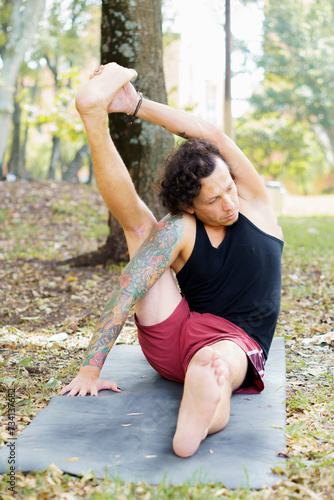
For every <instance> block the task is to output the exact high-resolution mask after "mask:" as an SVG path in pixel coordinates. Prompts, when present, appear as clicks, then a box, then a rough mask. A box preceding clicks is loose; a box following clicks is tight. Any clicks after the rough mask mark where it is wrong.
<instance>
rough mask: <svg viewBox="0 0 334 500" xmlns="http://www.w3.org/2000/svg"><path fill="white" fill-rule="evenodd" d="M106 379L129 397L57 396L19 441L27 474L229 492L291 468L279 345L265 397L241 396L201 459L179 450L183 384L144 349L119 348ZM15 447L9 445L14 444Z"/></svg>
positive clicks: (5, 452) (4, 461)
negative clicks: (56, 472) (56, 471)
mask: <svg viewBox="0 0 334 500" xmlns="http://www.w3.org/2000/svg"><path fill="white" fill-rule="evenodd" d="M101 376H102V378H105V379H109V380H115V381H116V382H117V383H118V385H119V386H120V387H121V389H122V393H118V394H117V393H113V392H111V391H102V392H101V393H100V396H99V397H90V396H87V397H85V398H81V397H74V398H73V397H69V396H54V397H53V398H52V400H51V402H50V404H49V405H48V406H47V407H46V408H45V409H44V410H42V411H40V412H39V413H38V415H37V416H36V418H35V419H34V420H33V422H32V423H31V424H30V425H29V426H28V427H27V428H26V429H25V430H24V431H23V433H22V435H20V436H19V437H18V438H17V440H16V441H15V446H14V451H15V466H16V468H17V469H19V468H20V469H21V470H22V471H23V472H27V471H31V470H41V469H45V468H46V467H48V466H49V465H50V464H51V463H54V464H56V465H57V466H58V467H59V468H60V469H62V470H63V471H65V472H67V473H70V474H74V475H78V474H83V473H87V472H88V471H89V470H90V469H92V470H94V472H95V474H96V476H97V477H104V476H105V473H106V471H108V473H109V474H111V475H112V476H115V477H118V478H121V479H122V480H124V481H139V480H141V481H145V482H148V483H151V484H157V483H159V482H161V481H162V479H165V481H166V483H171V484H175V485H177V484H182V483H184V482H187V481H190V482H191V483H194V482H199V481H201V482H204V483H215V482H220V483H222V484H223V485H224V486H226V487H228V488H231V489H233V488H238V487H246V486H249V487H251V488H261V487H262V486H264V485H272V484H274V483H275V482H277V480H278V476H277V475H275V474H274V473H273V472H272V471H271V469H272V468H273V467H275V466H277V465H281V466H282V465H284V458H282V457H281V456H279V455H278V453H284V451H285V404H284V402H285V354H284V340H283V339H282V338H275V339H274V342H273V345H272V348H271V351H270V356H269V359H268V362H267V365H266V375H265V386H266V387H265V390H264V391H263V393H262V394H256V395H248V394H235V395H233V397H232V411H231V418H230V422H229V423H228V425H227V427H226V428H225V429H224V430H223V431H221V432H219V433H217V434H214V435H211V436H209V437H208V438H207V439H206V440H205V441H204V442H203V443H202V444H201V446H200V448H199V450H198V451H197V453H196V454H195V455H194V456H193V457H191V458H187V459H181V458H179V457H177V456H175V454H174V453H173V451H172V438H173V434H174V430H175V424H176V419H177V413H178V408H179V404H180V400H181V396H182V387H183V386H182V385H181V384H178V383H176V382H170V381H168V380H165V379H163V378H162V377H160V376H159V375H158V374H157V373H156V372H155V371H154V370H153V369H152V368H151V367H150V366H149V365H148V363H147V361H146V360H145V358H144V356H143V354H142V352H141V349H140V347H139V346H132V345H116V346H115V347H114V348H113V349H112V351H111V353H110V355H109V357H108V359H107V361H106V363H105V366H104V368H103V371H102V374H101ZM7 444H8V443H7ZM10 450H11V449H10V446H7V445H6V446H5V447H4V448H3V449H2V450H0V472H2V473H5V472H7V471H8V461H9V458H10V455H9V454H10Z"/></svg>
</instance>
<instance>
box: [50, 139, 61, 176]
mask: <svg viewBox="0 0 334 500" xmlns="http://www.w3.org/2000/svg"><path fill="white" fill-rule="evenodd" d="M59 161H60V137H57V136H56V135H54V136H52V153H51V160H50V167H49V173H48V179H49V180H53V179H55V176H56V170H57V166H58V163H59Z"/></svg>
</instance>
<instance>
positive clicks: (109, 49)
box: [72, 0, 174, 266]
mask: <svg viewBox="0 0 334 500" xmlns="http://www.w3.org/2000/svg"><path fill="white" fill-rule="evenodd" d="M161 21H162V19H161V0H110V1H109V0H108V1H107V0H104V1H103V2H102V25H101V35H102V37H101V62H102V63H103V64H105V63H108V62H111V61H114V62H117V63H118V64H121V65H122V66H126V67H130V68H135V69H136V71H137V72H138V79H137V80H136V82H135V86H136V88H137V90H140V91H141V92H143V94H144V97H147V98H149V99H153V100H155V101H159V102H161V103H167V94H166V88H165V78H164V73H163V60H162V31H161ZM109 128H110V133H111V136H112V138H113V140H114V142H115V145H116V147H117V149H118V151H119V153H120V155H121V157H122V158H123V160H124V163H125V165H126V166H127V168H128V169H129V172H130V174H131V177H132V179H133V182H134V185H135V187H136V190H137V192H138V194H139V196H140V197H141V198H142V199H143V200H144V201H145V203H146V204H147V205H148V206H149V207H150V209H151V210H152V212H153V213H154V214H155V216H156V217H157V218H158V219H160V218H161V217H162V216H163V215H164V214H165V212H164V210H163V209H162V207H161V206H160V204H159V202H158V199H157V196H156V194H155V190H154V187H153V186H154V184H155V183H156V180H157V172H158V170H159V168H160V165H161V161H162V160H163V159H164V157H165V156H166V155H167V154H168V152H169V151H170V149H171V148H172V147H173V145H174V139H173V136H172V134H170V133H169V132H167V131H166V130H164V129H162V128H161V127H158V126H156V125H154V124H151V123H149V122H145V121H141V120H140V119H135V120H134V123H133V124H132V125H131V124H130V121H129V117H128V116H126V115H123V114H111V115H110V116H109ZM109 226H110V234H109V237H108V239H107V241H106V243H105V244H104V245H103V246H102V247H100V248H99V249H98V251H97V252H96V253H94V254H89V255H88V258H87V261H86V263H84V260H83V259H82V258H79V259H74V260H73V261H72V265H75V264H76V263H78V265H80V266H82V265H96V263H97V262H99V263H100V264H101V263H103V265H104V266H108V265H109V264H111V263H117V262H121V261H124V260H126V259H127V258H128V252H127V247H126V242H125V238H124V235H123V231H122V229H121V228H120V226H119V224H118V222H117V221H116V219H114V218H113V217H111V218H110V224H109ZM101 258H102V260H103V262H101ZM98 259H100V260H98Z"/></svg>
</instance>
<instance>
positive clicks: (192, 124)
mask: <svg viewBox="0 0 334 500" xmlns="http://www.w3.org/2000/svg"><path fill="white" fill-rule="evenodd" d="M138 116H139V117H140V118H142V119H144V120H148V121H150V122H153V123H156V124H157V125H160V126H161V127H163V128H165V129H167V130H168V131H169V132H172V133H173V134H175V135H178V136H180V137H183V138H185V139H188V138H190V137H195V138H199V139H206V140H211V141H212V140H213V139H214V137H215V135H216V134H217V133H218V132H219V131H218V129H217V128H216V127H215V126H213V125H211V124H210V123H208V122H206V121H205V120H202V119H201V118H197V117H196V116H194V115H191V114H190V113H187V112H185V111H182V110H179V109H176V108H173V107H172V106H168V105H165V104H160V103H157V102H154V101H150V100H148V99H143V103H142V105H141V107H140V109H139V112H138Z"/></svg>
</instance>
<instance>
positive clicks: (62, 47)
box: [33, 0, 99, 180]
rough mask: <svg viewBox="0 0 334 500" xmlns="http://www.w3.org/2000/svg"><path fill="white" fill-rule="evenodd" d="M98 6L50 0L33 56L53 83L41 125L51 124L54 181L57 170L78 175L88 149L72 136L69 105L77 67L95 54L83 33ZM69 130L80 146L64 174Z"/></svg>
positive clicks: (94, 1)
mask: <svg viewBox="0 0 334 500" xmlns="http://www.w3.org/2000/svg"><path fill="white" fill-rule="evenodd" d="M97 3H99V2H98V0H89V1H87V0H70V1H68V0H53V2H52V4H51V5H50V8H49V11H48V17H47V22H46V23H45V26H44V29H43V30H42V31H41V37H40V41H39V44H38V47H36V50H35V53H34V54H33V57H34V59H35V60H36V61H38V60H40V59H41V58H42V59H44V60H45V61H46V62H47V66H48V68H49V70H50V72H51V74H52V76H53V83H54V89H53V90H54V95H55V106H54V107H53V108H54V112H51V113H50V112H47V113H45V114H44V122H46V121H47V120H48V119H49V121H50V122H51V121H52V124H53V134H52V151H51V157H50V165H49V171H48V179H54V178H55V174H56V169H57V168H58V167H60V169H61V171H62V174H63V176H64V177H65V178H66V179H67V180H73V179H74V178H75V177H76V174H77V170H75V168H74V165H77V166H79V165H80V164H79V163H78V159H79V158H81V159H82V158H83V156H84V155H85V154H87V151H88V148H87V147H84V146H85V145H82V143H80V138H81V134H75V133H73V132H74V130H75V129H74V127H75V121H74V120H71V121H70V122H69V120H68V116H69V105H72V103H73V97H74V95H73V90H72V82H73V80H75V78H76V76H77V73H78V71H77V68H78V67H82V66H83V65H84V64H85V62H86V60H87V55H88V54H89V53H90V52H91V51H94V43H92V42H93V40H92V39H91V38H89V37H87V36H85V37H84V36H83V34H84V33H85V32H87V29H88V28H89V27H90V25H91V24H92V20H93V9H94V7H95V6H96V5H97ZM95 44H96V41H95ZM70 128H71V129H72V131H71V132H72V133H71V138H72V140H74V141H75V139H76V138H75V135H77V136H78V137H77V141H78V139H79V141H78V142H79V143H80V144H79V146H78V150H77V152H79V151H80V153H79V154H78V156H76V153H75V157H76V161H75V162H74V163H72V162H71V168H70V170H69V171H67V170H66V168H65V167H64V165H63V161H62V160H63V154H62V149H63V148H64V142H63V141H62V139H63V138H64V137H66V140H67V139H68V134H69V133H70V130H69V129H70ZM72 149H73V148H72Z"/></svg>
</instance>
